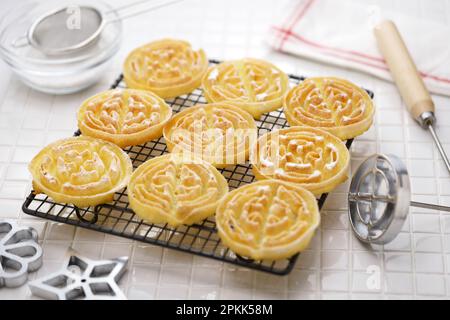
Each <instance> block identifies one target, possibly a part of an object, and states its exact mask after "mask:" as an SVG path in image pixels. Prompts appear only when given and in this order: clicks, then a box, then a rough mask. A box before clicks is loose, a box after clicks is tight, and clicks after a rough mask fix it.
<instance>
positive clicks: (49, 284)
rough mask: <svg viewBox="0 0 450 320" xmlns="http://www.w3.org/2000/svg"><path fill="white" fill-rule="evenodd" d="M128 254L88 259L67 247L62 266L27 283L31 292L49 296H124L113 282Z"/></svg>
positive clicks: (93, 297)
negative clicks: (103, 258)
mask: <svg viewBox="0 0 450 320" xmlns="http://www.w3.org/2000/svg"><path fill="white" fill-rule="evenodd" d="M127 263H128V257H120V258H115V259H111V260H92V259H88V258H86V257H82V256H80V255H79V254H78V253H77V252H76V251H75V250H73V249H72V248H69V250H68V251H67V254H66V259H65V263H64V265H63V268H62V269H61V270H59V271H57V272H54V273H52V274H50V275H47V276H44V277H42V278H40V279H36V280H33V281H31V282H30V283H29V287H30V290H31V292H32V293H33V294H34V295H36V296H38V297H41V298H44V299H50V300H125V299H126V297H125V295H124V294H123V292H122V290H120V288H119V285H118V284H117V282H118V281H119V280H120V278H122V276H123V274H124V272H125V268H126V265H127Z"/></svg>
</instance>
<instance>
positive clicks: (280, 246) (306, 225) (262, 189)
mask: <svg viewBox="0 0 450 320" xmlns="http://www.w3.org/2000/svg"><path fill="white" fill-rule="evenodd" d="M319 222H320V213H319V208H318V206H317V200H316V198H315V197H314V195H313V194H312V193H311V192H309V191H308V190H306V189H304V188H302V187H300V186H298V185H295V184H293V183H288V182H283V181H280V180H265V181H259V182H256V183H251V184H248V185H245V186H243V187H240V188H238V189H236V190H233V191H231V192H230V193H228V194H227V195H226V196H225V197H224V198H223V200H222V201H221V202H220V204H219V206H218V207H217V212H216V224H217V230H218V232H219V236H220V239H221V240H222V242H223V243H224V244H225V245H226V246H227V247H229V248H230V249H231V250H232V251H233V252H235V253H237V254H239V255H241V256H244V257H249V258H252V259H255V260H262V259H269V260H278V259H284V258H288V257H290V256H292V255H294V254H296V253H298V252H300V251H302V250H304V249H305V248H306V247H307V246H308V244H309V242H310V241H311V238H312V236H313V235H314V231H315V229H316V228H317V227H318V226H319Z"/></svg>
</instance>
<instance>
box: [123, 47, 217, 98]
mask: <svg viewBox="0 0 450 320" xmlns="http://www.w3.org/2000/svg"><path fill="white" fill-rule="evenodd" d="M207 69H208V59H207V58H206V55H205V52H204V51H203V50H201V49H200V50H198V51H194V50H193V49H192V47H191V45H190V44H189V43H188V42H186V41H181V40H172V39H163V40H158V41H154V42H150V43H148V44H146V45H144V46H142V47H139V48H137V49H135V50H133V51H132V52H131V53H130V54H129V55H128V57H127V58H126V60H125V64H124V67H123V75H124V79H125V82H126V84H127V86H128V87H129V88H133V89H142V90H150V91H152V92H154V93H156V94H157V95H158V96H160V97H161V98H172V97H176V96H179V95H182V94H185V93H189V92H192V91H193V90H194V89H196V88H198V87H199V86H200V84H201V80H202V77H203V75H204V74H205V72H206V71H207Z"/></svg>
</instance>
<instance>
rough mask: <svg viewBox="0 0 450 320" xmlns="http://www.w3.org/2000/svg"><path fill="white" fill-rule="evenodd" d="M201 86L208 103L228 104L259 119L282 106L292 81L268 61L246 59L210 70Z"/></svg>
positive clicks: (226, 63)
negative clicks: (224, 102) (226, 102)
mask: <svg viewBox="0 0 450 320" xmlns="http://www.w3.org/2000/svg"><path fill="white" fill-rule="evenodd" d="M202 87H203V90H204V95H205V98H206V100H208V101H209V102H223V101H228V102H230V103H232V104H233V105H235V106H238V107H240V108H242V109H244V110H245V111H247V112H249V113H250V114H251V115H252V116H253V117H255V118H256V119H258V118H259V117H260V116H261V115H262V114H263V113H266V112H270V111H274V110H277V109H278V108H280V107H281V106H282V103H283V97H284V95H285V93H286V92H287V91H288V90H289V78H288V76H287V75H286V74H285V73H284V72H283V71H281V70H280V69H278V68H277V67H276V66H274V65H272V64H271V63H269V62H265V61H262V60H257V59H250V58H247V59H243V60H236V61H226V62H223V63H221V64H218V65H216V66H213V67H211V68H210V69H209V70H208V72H207V73H206V74H205V76H204V78H203V81H202Z"/></svg>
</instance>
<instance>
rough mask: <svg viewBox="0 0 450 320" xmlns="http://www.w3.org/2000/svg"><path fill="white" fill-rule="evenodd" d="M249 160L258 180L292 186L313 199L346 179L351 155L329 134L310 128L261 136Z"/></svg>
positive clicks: (294, 128)
mask: <svg viewBox="0 0 450 320" xmlns="http://www.w3.org/2000/svg"><path fill="white" fill-rule="evenodd" d="M253 155H254V159H252V161H253V162H252V164H253V167H252V169H253V173H254V174H255V177H256V178H257V179H258V180H261V179H280V180H283V181H288V182H293V183H296V184H299V185H301V186H302V187H304V188H306V189H308V190H310V191H311V192H313V193H314V194H315V195H320V194H322V193H325V192H329V191H331V190H333V189H334V188H336V187H337V186H338V185H339V184H341V183H342V182H344V181H345V180H346V179H347V171H348V167H349V164H350V154H349V152H348V149H347V148H346V146H345V144H344V143H343V142H342V141H341V140H339V139H338V138H337V137H335V136H333V135H332V134H330V133H328V132H326V131H323V130H320V129H316V128H310V127H291V128H287V129H282V130H279V131H274V132H270V133H268V134H265V135H263V136H261V137H260V138H259V139H258V143H257V145H256V146H255V150H254V154H253Z"/></svg>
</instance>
